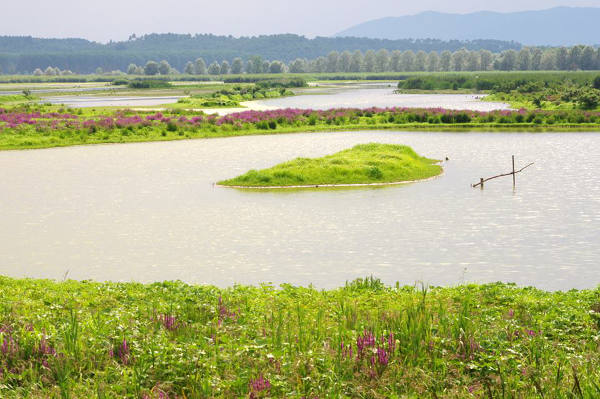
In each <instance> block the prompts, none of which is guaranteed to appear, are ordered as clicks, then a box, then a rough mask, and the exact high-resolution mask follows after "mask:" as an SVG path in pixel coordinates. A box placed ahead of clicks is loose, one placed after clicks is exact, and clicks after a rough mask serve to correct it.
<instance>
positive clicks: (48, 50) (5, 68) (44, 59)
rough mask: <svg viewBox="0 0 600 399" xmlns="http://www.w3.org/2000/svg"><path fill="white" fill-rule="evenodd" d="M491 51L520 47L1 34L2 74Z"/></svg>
mask: <svg viewBox="0 0 600 399" xmlns="http://www.w3.org/2000/svg"><path fill="white" fill-rule="evenodd" d="M462 48H465V49H467V50H488V51H491V52H493V53H499V52H502V51H505V50H509V49H512V50H520V49H521V45H520V44H519V43H515V42H505V41H498V40H472V41H459V40H451V41H442V40H435V39H419V40H413V39H403V40H380V39H366V38H351V37H344V38H328V37H316V38H314V39H308V38H306V37H303V36H298V35H292V34H285V35H264V36H256V37H240V38H235V37H233V36H216V35H209V34H205V35H179V34H150V35H144V36H141V37H136V36H135V35H131V37H130V38H129V40H127V41H122V42H109V43H107V44H101V43H96V42H91V41H87V40H84V39H38V38H33V37H15V36H0V73H5V74H19V73H21V74H27V73H32V72H33V71H34V70H35V69H36V68H40V69H45V68H46V67H48V66H53V67H58V68H60V69H61V70H70V71H73V72H75V73H92V72H95V71H96V69H97V68H101V69H102V70H104V71H113V70H121V71H125V70H126V69H127V68H128V66H129V64H132V63H133V64H138V65H144V64H145V63H146V62H147V61H149V60H157V61H160V60H163V59H164V60H166V61H167V62H168V63H169V64H170V65H172V66H173V68H176V69H178V70H180V71H182V70H183V69H184V68H185V64H186V63H187V62H188V61H190V60H195V59H196V58H203V59H204V60H205V62H207V64H209V65H210V64H211V63H213V62H215V61H217V62H219V63H221V62H222V61H223V60H227V61H228V62H230V63H231V62H232V60H233V59H234V58H236V57H240V58H241V59H243V60H244V61H247V60H248V59H250V58H251V57H253V56H260V57H262V58H265V59H269V60H281V61H282V62H284V63H290V62H292V61H293V60H295V59H296V58H306V59H317V58H318V57H321V56H327V54H329V53H330V52H331V51H338V52H344V51H346V50H347V51H356V50H360V51H361V52H366V51H368V50H371V49H373V50H379V49H386V50H387V51H394V50H399V51H406V50H412V51H415V52H416V51H419V50H423V51H427V52H431V51H435V52H442V51H445V50H447V51H452V52H454V51H458V50H460V49H462Z"/></svg>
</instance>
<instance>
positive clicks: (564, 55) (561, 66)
mask: <svg viewBox="0 0 600 399" xmlns="http://www.w3.org/2000/svg"><path fill="white" fill-rule="evenodd" d="M569 67H570V65H569V50H567V49H566V48H564V47H561V48H559V49H558V50H557V52H556V68H558V70H560V71H567V70H569Z"/></svg>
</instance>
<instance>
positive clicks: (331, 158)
mask: <svg viewBox="0 0 600 399" xmlns="http://www.w3.org/2000/svg"><path fill="white" fill-rule="evenodd" d="M437 162H439V161H437V160H434V159H427V158H424V157H421V156H419V155H417V153H415V152H414V151H413V149H412V148H410V147H407V146H403V145H394V144H376V143H370V144H360V145H357V146H355V147H353V148H351V149H348V150H344V151H340V152H338V153H335V154H333V155H328V156H325V157H322V158H313V159H310V158H297V159H295V160H293V161H289V162H285V163H282V164H279V165H276V166H274V167H272V168H269V169H264V170H260V171H256V170H251V171H249V172H248V173H245V174H243V175H241V176H238V177H236V178H233V179H229V180H225V181H221V182H219V184H221V185H225V186H247V187H256V186H268V187H274V186H296V185H320V184H370V183H391V182H402V181H412V180H421V179H427V178H430V177H433V176H437V175H439V174H440V173H441V172H442V168H441V166H439V165H435V163H437Z"/></svg>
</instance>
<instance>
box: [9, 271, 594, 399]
mask: <svg viewBox="0 0 600 399" xmlns="http://www.w3.org/2000/svg"><path fill="white" fill-rule="evenodd" d="M0 305H1V306H0V341H1V342H0V348H1V352H0V396H1V397H3V398H50V397H57V398H58V397H63V398H90V397H93V398H123V397H130V398H167V397H168V398H190V399H192V398H241V397H251V398H267V397H269V398H282V397H288V398H298V399H300V398H442V397H443V398H470V397H473V398H476V397H492V398H501V397H505V398H509V397H510V398H529V397H547V398H590V399H591V398H597V397H598V396H599V395H600V347H599V345H600V289H595V290H582V291H576V290H571V291H568V292H546V291H540V290H537V289H534V288H518V287H516V286H514V285H506V284H500V283H497V284H487V285H461V286H457V287H449V288H429V289H428V288H423V287H420V286H416V287H412V286H401V285H399V284H396V286H394V287H388V286H384V285H383V284H381V282H379V281H378V280H376V279H372V278H369V279H362V280H356V281H353V282H351V283H347V284H346V286H344V287H343V288H338V289H331V290H323V291H320V290H316V289H314V288H302V287H293V286H290V285H282V286H281V287H279V288H276V287H273V286H272V285H269V284H266V285H261V286H258V287H249V286H235V287H233V288H223V289H221V288H216V287H212V286H191V285H186V284H184V283H181V282H163V283H155V284H150V285H142V284H137V283H94V282H75V281H66V282H61V283H57V282H52V281H46V280H16V279H10V278H6V277H0Z"/></svg>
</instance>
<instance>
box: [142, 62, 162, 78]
mask: <svg viewBox="0 0 600 399" xmlns="http://www.w3.org/2000/svg"><path fill="white" fill-rule="evenodd" d="M158 72H159V69H158V62H156V61H148V62H147V63H146V66H145V67H144V74H145V75H150V76H154V75H158Z"/></svg>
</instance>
